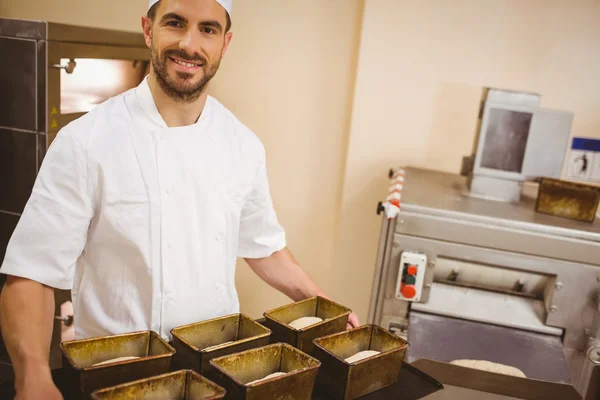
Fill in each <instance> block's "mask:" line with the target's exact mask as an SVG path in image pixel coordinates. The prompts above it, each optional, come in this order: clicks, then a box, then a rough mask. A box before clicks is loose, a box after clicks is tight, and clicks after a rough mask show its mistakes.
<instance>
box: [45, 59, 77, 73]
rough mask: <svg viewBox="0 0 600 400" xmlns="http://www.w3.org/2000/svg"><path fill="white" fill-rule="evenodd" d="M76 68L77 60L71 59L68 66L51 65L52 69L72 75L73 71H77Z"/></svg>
mask: <svg viewBox="0 0 600 400" xmlns="http://www.w3.org/2000/svg"><path fill="white" fill-rule="evenodd" d="M76 66H77V63H76V62H75V60H73V59H72V58H71V59H70V60H69V62H68V63H67V65H60V64H54V65H51V66H50V67H52V68H57V69H64V70H65V71H66V72H67V74H72V73H73V71H74V70H75V67H76Z"/></svg>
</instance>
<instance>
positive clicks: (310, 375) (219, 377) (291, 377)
mask: <svg viewBox="0 0 600 400" xmlns="http://www.w3.org/2000/svg"><path fill="white" fill-rule="evenodd" d="M210 363H211V365H212V366H213V368H214V371H215V374H216V375H215V379H214V380H215V382H217V383H218V384H219V385H221V386H223V387H224V388H225V389H226V390H227V399H231V400H267V399H285V400H310V399H311V397H312V393H313V389H314V384H315V379H316V377H317V372H318V369H319V366H320V365H321V363H320V362H319V361H318V360H316V359H315V358H313V357H311V356H309V355H308V354H306V353H303V352H301V351H300V350H298V349H296V348H294V347H292V346H290V345H289V344H287V343H276V344H271V345H268V346H264V347H259V348H256V349H252V350H247V351H244V352H241V353H237V354H231V355H228V356H225V357H220V358H214V359H212V360H211V361H210ZM275 372H283V373H285V375H282V376H278V377H274V378H271V379H268V380H265V381H262V382H257V383H252V382H253V381H255V380H257V379H262V378H264V377H266V376H268V375H270V374H273V373H275ZM249 383H250V384H249Z"/></svg>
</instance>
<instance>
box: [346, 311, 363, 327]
mask: <svg viewBox="0 0 600 400" xmlns="http://www.w3.org/2000/svg"><path fill="white" fill-rule="evenodd" d="M359 326H360V322H358V315H356V313H354V312H353V313H350V315H349V316H348V325H347V326H346V329H354V328H358V327H359Z"/></svg>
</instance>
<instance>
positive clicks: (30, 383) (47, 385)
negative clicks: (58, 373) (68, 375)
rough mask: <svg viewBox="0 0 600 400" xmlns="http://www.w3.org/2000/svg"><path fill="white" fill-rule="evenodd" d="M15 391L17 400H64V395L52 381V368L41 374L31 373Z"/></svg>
mask: <svg viewBox="0 0 600 400" xmlns="http://www.w3.org/2000/svg"><path fill="white" fill-rule="evenodd" d="M15 389H16V391H17V396H16V397H15V400H41V399H44V400H46V399H48V400H63V396H62V394H61V393H60V391H59V390H58V388H57V387H56V385H54V382H53V381H52V375H51V374H50V368H44V369H43V370H40V371H39V372H32V371H29V373H28V375H27V377H26V378H25V379H24V380H23V381H22V383H17V385H16V387H15Z"/></svg>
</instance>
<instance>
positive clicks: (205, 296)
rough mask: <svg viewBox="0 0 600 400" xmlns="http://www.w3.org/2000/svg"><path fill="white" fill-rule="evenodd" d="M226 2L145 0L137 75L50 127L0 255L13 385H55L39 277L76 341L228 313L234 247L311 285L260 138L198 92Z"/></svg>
mask: <svg viewBox="0 0 600 400" xmlns="http://www.w3.org/2000/svg"><path fill="white" fill-rule="evenodd" d="M231 8H232V0H161V1H158V0H151V1H150V8H149V10H148V12H147V15H146V16H144V17H143V18H142V26H143V31H144V38H145V41H146V44H147V46H148V47H149V48H150V52H151V70H150V73H149V75H148V76H147V77H146V78H145V79H144V80H143V81H142V83H141V84H140V85H139V86H138V87H136V88H134V89H132V90H129V91H127V92H125V93H123V94H121V95H119V96H116V97H113V98H111V99H109V100H108V101H106V102H104V103H103V104H101V105H99V106H97V107H96V108H95V109H94V110H92V111H91V112H89V113H87V114H86V115H84V116H83V117H81V118H79V119H78V120H75V121H73V122H71V123H70V124H68V125H67V126H65V127H64V128H63V129H62V130H61V131H60V132H59V134H58V135H57V137H56V139H55V140H54V142H53V144H52V146H51V147H50V149H49V150H48V153H47V154H46V156H45V158H44V162H43V165H42V167H41V169H40V171H39V174H38V177H37V180H36V182H35V185H34V188H33V191H32V194H31V197H30V199H29V201H28V203H27V205H26V207H25V210H24V212H23V214H22V216H21V218H20V221H19V223H18V226H17V227H16V230H15V232H14V234H13V236H12V238H11V240H10V243H9V246H8V249H7V252H6V256H5V259H4V263H3V264H2V267H1V268H0V272H2V273H4V274H7V275H8V279H7V282H6V285H5V287H4V290H3V292H2V296H0V308H1V309H0V326H1V329H2V334H3V337H4V341H5V343H6V346H7V348H8V352H9V355H10V358H11V360H12V363H13V366H14V370H15V378H16V381H15V385H16V390H17V393H18V394H17V398H18V399H35V400H39V399H60V394H59V392H58V390H57V389H56V387H55V386H54V384H53V382H52V378H51V375H50V369H49V366H48V357H49V348H50V339H51V332H52V326H53V319H54V318H53V313H54V297H53V289H52V288H59V289H71V290H72V298H73V305H74V312H75V317H76V318H75V336H76V338H77V339H81V338H87V337H95V336H102V335H111V334H118V333H123V332H132V331H140V330H154V331H156V332H159V333H160V334H161V335H162V336H163V337H165V338H167V337H168V335H169V332H170V330H171V328H173V327H175V326H180V325H184V324H187V323H191V322H195V321H201V320H206V319H209V318H213V317H217V316H221V315H226V314H231V313H237V312H239V301H238V296H237V293H236V289H235V265H236V258H237V257H242V258H244V259H245V260H246V261H247V263H248V265H249V266H250V267H251V268H252V270H253V271H254V272H255V273H256V274H257V275H258V276H259V277H260V278H262V280H264V281H265V282H266V283H267V284H269V285H270V286H272V287H274V288H276V289H277V290H279V291H281V292H282V293H284V294H286V295H287V296H289V297H290V298H291V299H292V300H294V301H297V300H301V299H304V298H308V297H312V296H315V295H321V296H325V293H323V291H322V290H321V289H320V288H319V286H318V285H317V284H316V283H315V282H314V281H313V280H312V279H311V278H310V277H309V275H308V274H306V273H305V272H304V271H303V270H302V269H301V267H300V266H299V265H298V263H297V262H296V261H295V260H294V258H293V257H292V255H291V253H290V251H289V250H288V249H287V248H286V237H285V232H284V229H283V228H282V227H281V225H280V224H279V222H278V219H277V216H276V213H275V210H274V208H273V204H272V200H271V196H270V192H269V183H268V180H267V168H266V163H265V149H264V147H263V145H262V144H261V142H260V140H259V139H258V137H257V136H256V135H255V134H254V133H253V132H252V131H251V130H250V129H248V128H247V127H246V126H244V125H243V123H241V122H240V121H239V120H238V119H237V118H236V117H235V116H234V115H233V114H232V113H231V112H230V111H229V110H227V109H226V108H225V107H224V106H223V105H222V104H220V103H219V102H218V101H217V100H216V99H214V98H213V97H211V96H208V94H207V85H208V83H209V82H210V80H211V79H212V78H213V77H214V76H215V74H216V73H217V70H218V69H219V64H220V62H221V59H222V57H223V56H224V55H225V53H226V51H227V48H228V46H229V44H230V42H231V38H232V33H231V32H230V27H231ZM248 95H249V96H251V95H252V94H251V93H248ZM349 323H350V326H357V325H358V320H357V317H356V315H355V314H352V315H351V316H350V319H349Z"/></svg>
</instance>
